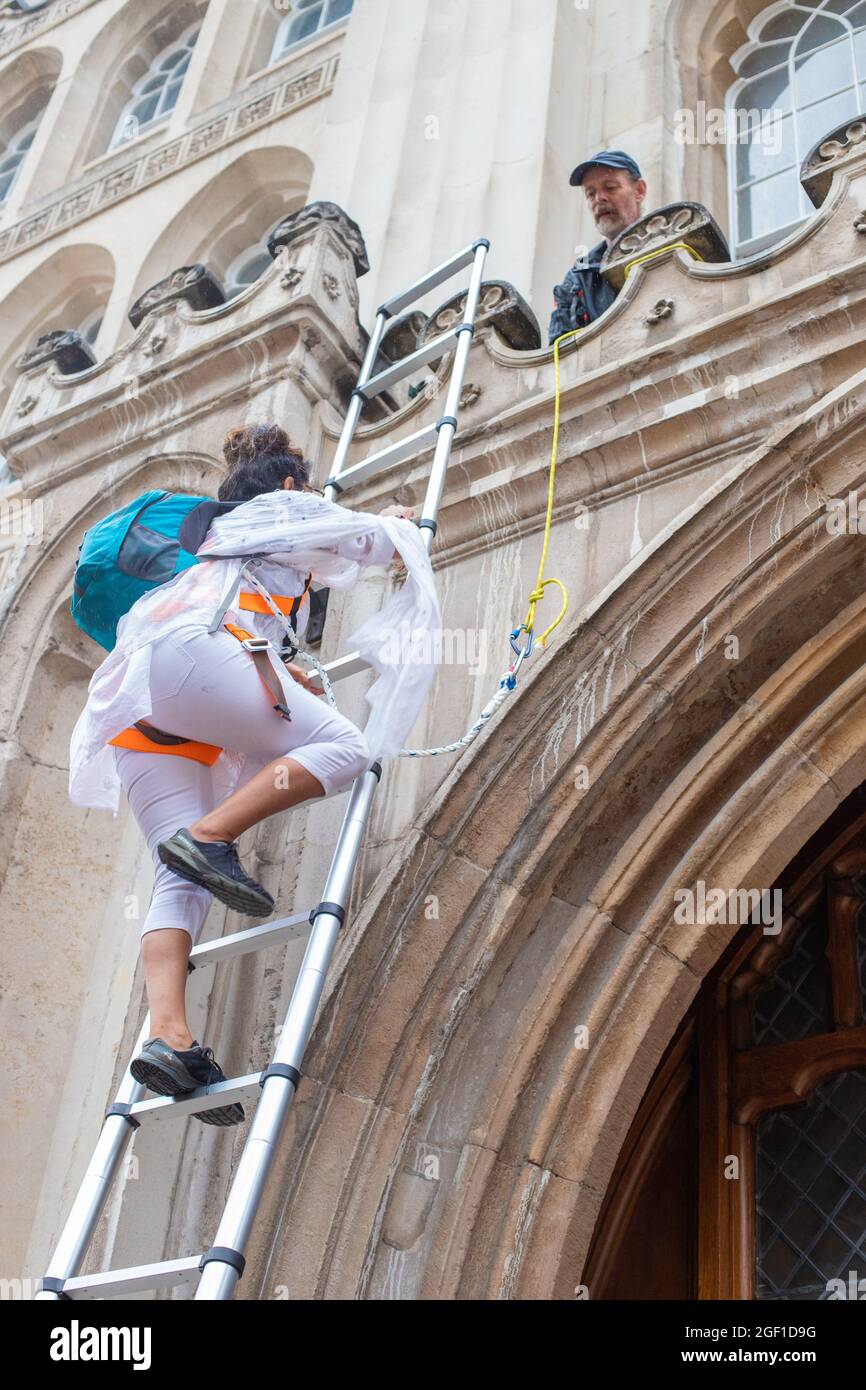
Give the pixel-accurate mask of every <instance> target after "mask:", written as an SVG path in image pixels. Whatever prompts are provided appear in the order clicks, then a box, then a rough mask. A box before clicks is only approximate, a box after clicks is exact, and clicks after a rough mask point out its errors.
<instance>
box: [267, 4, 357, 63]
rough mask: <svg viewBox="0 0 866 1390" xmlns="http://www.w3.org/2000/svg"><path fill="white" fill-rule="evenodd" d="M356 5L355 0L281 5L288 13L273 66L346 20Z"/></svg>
mask: <svg viewBox="0 0 866 1390" xmlns="http://www.w3.org/2000/svg"><path fill="white" fill-rule="evenodd" d="M352 4H353V0H290V3H289V4H282V5H280V7H279V8H280V9H287V10H288V13H287V15H286V17H285V19H284V20H283V22H282V24H281V25H280V27H279V29H278V30H277V37H276V41H275V43H274V51H273V53H272V54H271V62H272V63H276V62H277V60H278V59H279V58H282V57H283V55H284V54H286V53H288V51H289V49H290V48H294V47H295V45H296V44H299V43H303V42H304V40H305V39H311V38H312V37H313V35H314V34H318V33H321V31H322V30H323V29H327V28H329V27H330V25H332V24H337V23H338V22H339V20H341V19H345V18H346V16H347V15H348V14H349V13H350V12H351V9H352Z"/></svg>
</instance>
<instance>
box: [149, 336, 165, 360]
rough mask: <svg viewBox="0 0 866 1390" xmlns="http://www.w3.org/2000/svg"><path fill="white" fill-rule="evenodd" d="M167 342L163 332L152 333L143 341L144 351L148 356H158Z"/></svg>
mask: <svg viewBox="0 0 866 1390" xmlns="http://www.w3.org/2000/svg"><path fill="white" fill-rule="evenodd" d="M167 342H168V337H167V335H166V334H165V333H154V334H153V335H152V337H151V338H149V339H148V341H147V342H146V343H145V345H144V351H145V352H146V353H147V356H148V357H159V354H160V353H161V352H162V350H163V348H164V347H165V345H166V343H167Z"/></svg>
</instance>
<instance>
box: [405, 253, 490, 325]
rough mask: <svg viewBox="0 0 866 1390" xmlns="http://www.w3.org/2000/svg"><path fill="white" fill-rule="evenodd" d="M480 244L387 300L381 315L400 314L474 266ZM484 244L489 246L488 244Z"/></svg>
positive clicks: (453, 257) (446, 262)
mask: <svg viewBox="0 0 866 1390" xmlns="http://www.w3.org/2000/svg"><path fill="white" fill-rule="evenodd" d="M479 244H480V243H478V242H476V243H475V244H473V245H472V246H467V247H466V249H465V251H458V252H457V255H456V256H452V257H451V259H450V260H448V261H443V262H442V264H441V265H437V266H436V268H435V270H431V271H430V272H429V273H428V274H427V275H425V276H424V278H423V279H422V280H416V281H415V284H414V285H410V286H409V288H408V290H404V291H403V292H402V294H395V295H394V298H393V299H386V300H385V303H384V304H382V305H381V307H380V309H379V313H380V314H381V313H382V311H383V310H384V311H385V313H386V314H388V315H389V316H390V315H392V314H400V313H402V311H403V310H404V309H406V308H408V306H409V305H410V304H413V303H414V302H415V300H416V299H420V298H421V296H422V295H424V294H426V293H427V291H428V290H435V288H436V286H437V285H441V284H442V281H443V280H450V279H451V276H452V275H456V274H457V272H458V270H462V269H463V267H464V266H467V265H471V264H472V262H473V261H474V260H475V250H476V246H478V245H479ZM484 244H485V245H487V243H486V242H485V243H484Z"/></svg>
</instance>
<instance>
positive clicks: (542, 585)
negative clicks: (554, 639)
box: [523, 328, 583, 647]
mask: <svg viewBox="0 0 866 1390" xmlns="http://www.w3.org/2000/svg"><path fill="white" fill-rule="evenodd" d="M582 332H583V329H582V328H570V329H569V331H568V332H567V333H560V335H559V337H558V338H557V339H556V341H555V342H554V344H553V373H554V383H555V393H556V394H555V403H554V408H553V444H552V447H551V451H550V478H549V480H548V485H547V516H546V517H545V521H544V544H543V546H542V548H541V564H540V565H539V567H538V578H537V579H536V581H535V588H534V589H533V590H532V592H531V593H530V595H529V611H528V613H527V615H526V622H525V623H524V624H523V626H524V630H525V631H526V632H527V633H530V632H532V629H533V626H534V624H535V605H536V604H537V603H540V602H541V600H542V599H543V598H544V591H545V589H546V588H547V586H548V584H556V585H557V586H558V587H559V588H560V589H561V590H562V594H563V602H562V608H561V609H560V612H559V617H558V618H557V619H556V620H555V622H552V623H551V624H550V627H548V628H545V630H544V632H543V633H542V634H541V636H540V637H539V639H538V640H539V642H540V643H541V645H542V647H543V646H544V644H545V642H546V640H547V638H548V636H549V634H550V633H551V632H552V631H553V629H554V628H555V627H558V626H559V624H560V623H561V622H562V620H563V618H564V617H565V615H566V612H567V611H568V591H567V590H566V587H565V585H564V584H563V582H562V580H561V579H545V578H544V566H545V564H546V562H547V546H548V542H549V540H550V527H551V522H552V519H553V493H554V487H555V484H556V450H557V446H558V444H559V345H560V343H561V342H562V341H563V339H565V338H573V337H574V335H575V334H576V333H582Z"/></svg>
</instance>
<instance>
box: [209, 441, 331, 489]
mask: <svg viewBox="0 0 866 1390" xmlns="http://www.w3.org/2000/svg"><path fill="white" fill-rule="evenodd" d="M223 457H224V459H225V461H226V463H227V464H228V466H229V474H228V477H227V478H225V479H223V481H222V483H221V484H220V487H219V491H218V492H217V497H218V499H219V501H220V502H238V501H239V502H248V501H249V499H250V498H251V497H258V495H259V494H260V493H262V492H275V491H276V490H277V488H281V487H282V486H283V483H284V481H285V480H286V478H288V477H289V476H291V477H292V478H294V480H295V487H296V488H299V489H303V488H304V486H305V485H306V484H307V483H308V482H309V481H310V473H311V471H312V464H311V463H310V462H309V460H308V459H305V458H304V456H303V454H302V453H301V451H300V450H299V449H295V448H294V447H293V445H292V443H291V441H290V439H289V436H288V435H287V434H286V431H285V430H284V429H281V428H280V426H279V425H273V424H262V425H241V426H239V427H238V428H237V429H233V430H229V432H228V434H227V435H226V437H225V441H224V443H223Z"/></svg>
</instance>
